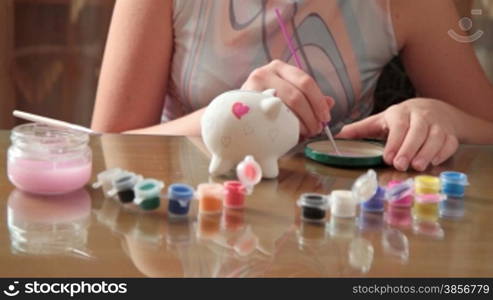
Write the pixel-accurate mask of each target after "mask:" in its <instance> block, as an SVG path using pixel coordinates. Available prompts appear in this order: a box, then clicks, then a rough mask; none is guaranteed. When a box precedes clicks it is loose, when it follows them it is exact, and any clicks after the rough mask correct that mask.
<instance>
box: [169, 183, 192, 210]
mask: <svg viewBox="0 0 493 300" xmlns="http://www.w3.org/2000/svg"><path fill="white" fill-rule="evenodd" d="M193 194H194V191H193V188H192V187H191V186H189V185H187V184H181V183H175V184H172V185H170V186H169V188H168V212H169V214H170V215H171V216H186V215H187V214H188V211H189V210H190V201H191V200H192V199H193Z"/></svg>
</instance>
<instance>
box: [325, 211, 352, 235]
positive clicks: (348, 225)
mask: <svg viewBox="0 0 493 300" xmlns="http://www.w3.org/2000/svg"><path fill="white" fill-rule="evenodd" d="M356 229H357V228H356V222H355V220H354V218H339V217H334V216H331V217H330V220H329V222H328V224H327V225H326V231H327V232H328V233H329V235H330V236H331V237H334V238H341V239H347V238H352V237H354V236H355V234H356Z"/></svg>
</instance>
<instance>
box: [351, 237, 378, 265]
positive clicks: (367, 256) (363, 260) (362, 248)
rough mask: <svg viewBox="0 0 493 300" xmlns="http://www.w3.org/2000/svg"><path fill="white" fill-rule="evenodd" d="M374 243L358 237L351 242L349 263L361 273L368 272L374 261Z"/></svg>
mask: <svg viewBox="0 0 493 300" xmlns="http://www.w3.org/2000/svg"><path fill="white" fill-rule="evenodd" d="M374 252H375V251H374V249H373V245H372V244H371V242H370V241H368V240H367V239H364V238H361V237H358V238H355V239H353V240H352V241H351V243H350V244H349V252H348V256H349V265H350V266H351V267H353V268H355V269H356V270H358V271H359V272H361V273H368V271H370V268H371V265H372V263H373V253H374Z"/></svg>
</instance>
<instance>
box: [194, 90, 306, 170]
mask: <svg viewBox="0 0 493 300" xmlns="http://www.w3.org/2000/svg"><path fill="white" fill-rule="evenodd" d="M299 131H300V128H299V121H298V118H297V117H296V116H295V115H294V114H293V112H291V110H290V109H289V108H288V107H287V106H286V105H285V104H284V103H283V102H282V101H281V99H279V98H278V97H275V90H266V91H264V92H262V93H260V92H252V91H241V90H236V91H230V92H226V93H224V94H221V95H219V96H218V97H216V98H215V99H214V100H213V101H212V102H211V103H210V104H209V106H208V107H207V108H206V110H205V112H204V115H203V116H202V138H203V140H204V143H205V145H206V146H207V148H208V149H209V151H210V152H211V153H212V160H211V163H210V165H209V173H211V174H212V175H223V174H225V173H227V172H228V171H230V170H231V169H232V168H233V167H235V166H236V164H238V163H239V162H240V161H241V160H243V158H245V156H246V155H253V157H254V158H255V160H256V161H257V162H258V163H259V164H260V166H261V168H262V174H263V177H264V178H275V177H277V175H278V174H279V167H278V165H277V160H278V159H279V157H281V156H282V155H284V154H285V153H286V152H288V151H289V150H290V149H291V148H292V147H293V146H295V145H296V143H297V142H298V138H299Z"/></svg>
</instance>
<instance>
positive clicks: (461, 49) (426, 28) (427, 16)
mask: <svg viewBox="0 0 493 300" xmlns="http://www.w3.org/2000/svg"><path fill="white" fill-rule="evenodd" d="M390 2H391V5H392V12H393V20H394V28H395V30H396V35H397V37H398V43H399V44H400V45H401V47H402V49H401V56H402V59H403V62H404V65H405V67H406V71H407V73H408V74H409V77H410V79H411V81H412V82H413V84H414V86H415V87H416V90H417V91H418V93H419V95H420V96H421V97H427V98H434V99H440V100H443V101H445V102H448V103H450V104H452V105H453V106H455V107H457V108H459V109H461V110H463V111H464V112H466V113H469V114H471V115H473V116H477V117H480V118H482V119H484V120H489V121H493V113H492V112H493V86H492V84H491V83H490V82H489V81H488V78H487V77H486V75H485V73H484V71H483V69H482V68H481V65H480V64H479V62H478V60H477V58H476V55H475V53H474V50H473V47H472V45H473V44H472V42H473V34H474V32H470V33H468V32H464V31H463V30H461V29H460V27H459V23H458V22H459V19H460V17H459V15H458V13H457V10H456V9H455V6H454V3H453V1H449V0H440V1H427V0H415V1H408V0H392V1H390ZM449 30H453V31H454V32H455V33H456V34H457V35H461V36H463V37H465V38H468V39H469V41H470V42H465V43H464V42H459V41H457V40H456V39H454V38H453V37H452V36H451V35H450V34H449ZM482 38H485V37H482Z"/></svg>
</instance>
